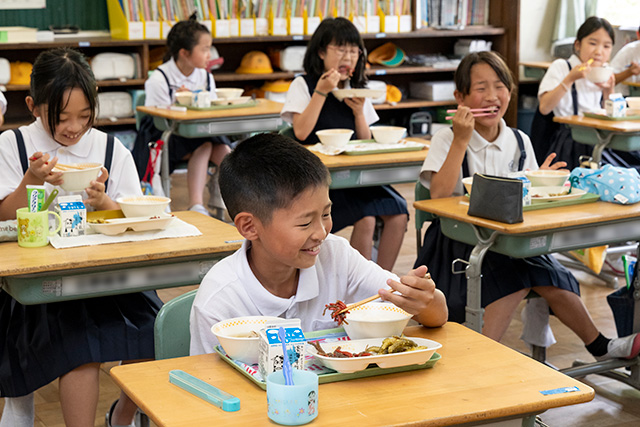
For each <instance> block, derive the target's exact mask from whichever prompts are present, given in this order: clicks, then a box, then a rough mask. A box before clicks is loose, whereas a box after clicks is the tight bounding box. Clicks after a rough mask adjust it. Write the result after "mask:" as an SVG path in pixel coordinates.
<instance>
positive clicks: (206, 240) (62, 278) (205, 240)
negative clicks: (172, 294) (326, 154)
mask: <svg viewBox="0 0 640 427" xmlns="http://www.w3.org/2000/svg"><path fill="white" fill-rule="evenodd" d="M174 215H176V216H177V217H178V218H180V219H182V220H183V221H185V222H188V223H189V224H193V225H195V226H196V227H197V228H198V230H200V232H201V233H202V235H200V236H194V237H183V238H174V239H158V240H147V241H141V242H126V243H113V244H106V245H97V246H81V247H76V248H66V249H55V248H53V247H52V246H50V245H47V246H43V247H40V248H22V247H20V246H18V243H17V242H6V243H0V259H2V265H1V266H0V280H1V283H2V288H3V289H4V290H5V291H6V292H8V293H9V294H10V295H12V296H13V297H14V298H15V299H16V300H18V301H19V302H20V303H22V304H39V303H48V302H56V301H64V300H71V299H81V298H91V297H98V296H105V295H113V294H122V293H128V292H138V291H143V290H149V289H162V288H169V287H175V286H183V285H193V284H197V283H200V281H201V279H202V278H203V277H204V275H205V274H206V273H207V272H208V271H209V269H210V268H211V267H212V266H213V265H214V264H215V263H216V262H217V261H219V260H220V259H222V258H223V257H225V256H227V255H229V254H231V253H233V252H234V251H235V250H237V249H238V248H239V247H240V245H241V239H242V236H241V235H240V234H239V233H238V231H237V230H236V228H235V227H234V226H232V225H229V224H225V223H224V222H222V221H219V220H217V219H214V218H211V217H207V216H205V215H202V214H200V213H197V212H175V213H174Z"/></svg>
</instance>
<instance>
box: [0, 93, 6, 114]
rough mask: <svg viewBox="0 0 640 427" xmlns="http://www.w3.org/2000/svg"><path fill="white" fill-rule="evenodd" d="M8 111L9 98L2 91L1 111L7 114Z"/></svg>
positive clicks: (0, 94) (0, 99)
mask: <svg viewBox="0 0 640 427" xmlns="http://www.w3.org/2000/svg"><path fill="white" fill-rule="evenodd" d="M6 112H7V98H5V97H4V93H2V92H0V113H2V115H5V113H6Z"/></svg>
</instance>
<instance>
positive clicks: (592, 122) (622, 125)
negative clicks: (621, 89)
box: [553, 116, 640, 133]
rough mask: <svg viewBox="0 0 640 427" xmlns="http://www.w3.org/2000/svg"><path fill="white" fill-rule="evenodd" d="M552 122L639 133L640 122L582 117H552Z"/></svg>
mask: <svg viewBox="0 0 640 427" xmlns="http://www.w3.org/2000/svg"><path fill="white" fill-rule="evenodd" d="M553 121H554V122H558V123H564V124H567V125H570V126H584V127H589V128H596V129H599V130H606V131H613V132H623V133H631V132H640V121H638V120H603V119H594V118H591V117H584V116H558V117H554V118H553Z"/></svg>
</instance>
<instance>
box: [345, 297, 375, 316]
mask: <svg viewBox="0 0 640 427" xmlns="http://www.w3.org/2000/svg"><path fill="white" fill-rule="evenodd" d="M378 298H380V295H374V296H371V297H369V298H365V299H363V300H362V301H358V302H354V303H353V304H349V305H348V306H346V307H345V308H343V309H342V310H340V311H339V312H338V314H342V313H344V312H345V311H349V310H353V309H354V308H356V307H360V306H361V305H363V304H366V303H368V302H371V301H375V300H377V299H378Z"/></svg>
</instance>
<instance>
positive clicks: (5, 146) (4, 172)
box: [0, 118, 142, 208]
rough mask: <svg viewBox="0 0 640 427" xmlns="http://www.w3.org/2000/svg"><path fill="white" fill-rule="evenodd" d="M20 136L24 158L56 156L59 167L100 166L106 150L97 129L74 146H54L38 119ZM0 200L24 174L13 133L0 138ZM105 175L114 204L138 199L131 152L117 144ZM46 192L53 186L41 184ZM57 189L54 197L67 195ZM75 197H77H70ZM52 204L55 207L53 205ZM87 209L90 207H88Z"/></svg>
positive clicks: (108, 191)
mask: <svg viewBox="0 0 640 427" xmlns="http://www.w3.org/2000/svg"><path fill="white" fill-rule="evenodd" d="M20 132H21V133H22V137H23V138H24V145H25V148H26V151H27V158H29V157H31V156H32V155H33V153H35V152H37V151H41V152H42V153H45V154H49V156H51V157H52V158H53V157H54V156H58V161H59V162H60V163H66V164H70V163H101V164H104V160H105V159H104V156H105V153H106V148H107V134H106V133H104V132H102V131H99V130H97V129H89V131H87V132H86V133H85V134H84V135H83V136H82V138H81V139H80V141H78V142H77V143H76V144H74V145H72V146H69V147H65V146H64V145H60V144H59V143H57V142H56V141H55V140H54V139H53V138H51V135H50V134H49V133H48V132H47V131H46V130H45V129H44V127H43V126H42V122H41V120H40V118H38V119H36V121H35V122H33V123H31V124H30V125H28V126H21V127H20ZM0 147H2V148H1V149H0V200H4V199H5V197H7V196H8V195H9V194H11V193H13V192H14V191H15V189H16V188H17V187H18V185H20V182H21V181H22V178H23V176H24V173H23V172H22V164H21V163H20V155H19V153H18V144H17V143H16V137H15V134H14V133H13V131H9V130H8V131H6V132H3V133H2V135H0ZM112 159H113V160H112V163H111V170H110V171H109V185H108V187H107V195H108V196H109V197H110V198H111V199H112V200H116V199H117V198H118V197H126V196H140V195H142V190H141V188H140V178H139V177H138V172H137V170H136V165H135V163H134V162H133V157H132V156H131V152H130V151H129V150H128V149H127V148H126V147H125V146H124V145H122V143H121V142H120V140H118V139H117V138H116V139H115V143H114V145H113V158H112ZM45 187H46V192H47V194H49V193H50V192H51V190H53V188H54V187H53V186H52V185H51V184H49V183H45ZM55 188H57V189H58V191H59V193H58V197H60V196H64V195H66V194H69V193H67V192H65V191H64V190H63V189H62V188H61V187H55ZM71 194H77V193H71ZM87 197H88V196H87V194H86V192H84V191H83V192H82V198H83V199H86V198H87ZM53 203H56V201H54V202H53ZM88 208H90V207H88Z"/></svg>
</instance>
